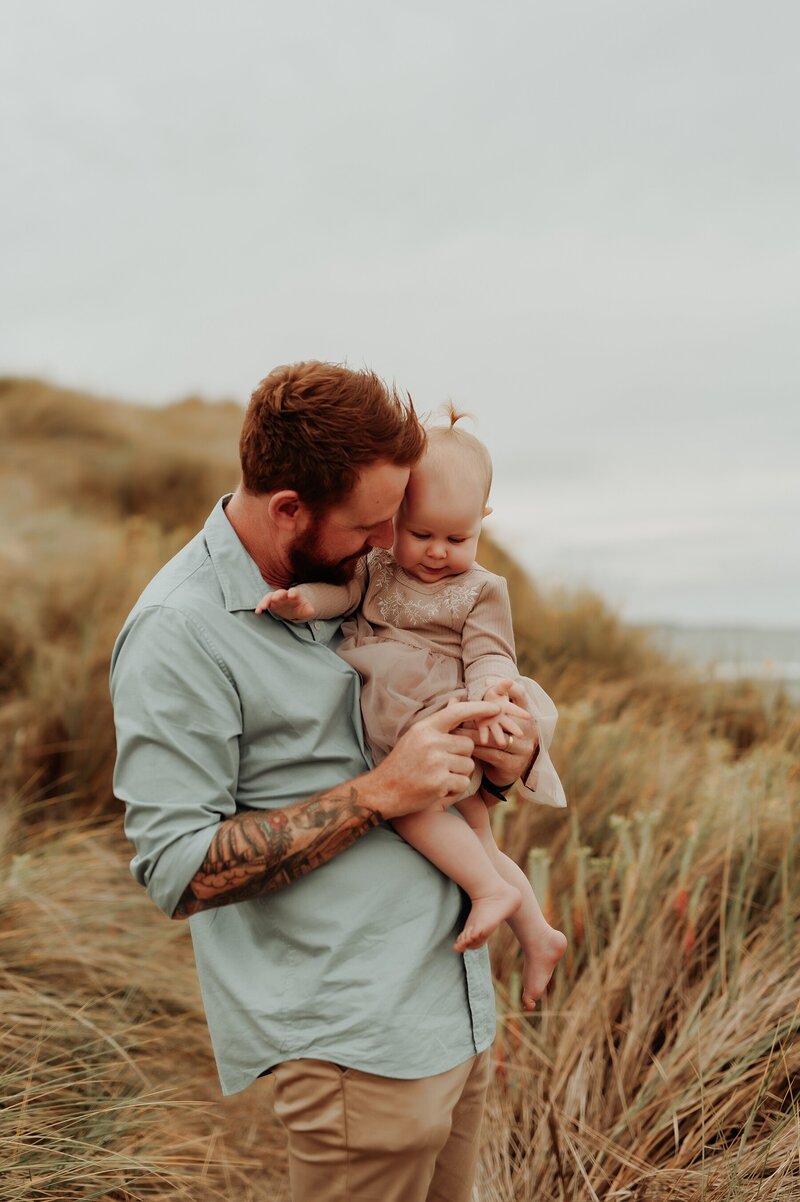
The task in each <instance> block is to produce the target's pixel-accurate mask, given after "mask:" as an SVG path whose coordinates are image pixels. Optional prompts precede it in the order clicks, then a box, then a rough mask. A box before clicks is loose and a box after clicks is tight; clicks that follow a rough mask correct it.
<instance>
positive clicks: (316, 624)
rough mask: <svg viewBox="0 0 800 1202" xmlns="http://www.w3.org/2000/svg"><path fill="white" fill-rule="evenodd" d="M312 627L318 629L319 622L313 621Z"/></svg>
mask: <svg viewBox="0 0 800 1202" xmlns="http://www.w3.org/2000/svg"><path fill="white" fill-rule="evenodd" d="M314 629H315V630H319V622H315V623H314Z"/></svg>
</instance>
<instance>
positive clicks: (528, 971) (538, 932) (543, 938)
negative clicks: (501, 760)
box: [458, 797, 567, 1010]
mask: <svg viewBox="0 0 800 1202" xmlns="http://www.w3.org/2000/svg"><path fill="white" fill-rule="evenodd" d="M458 809H459V811H460V812H461V813H462V814H463V815H464V817H465V818H466V820H467V822H468V823H469V825H470V826H471V827H472V829H473V831H474V832H475V834H476V835H477V836H478V839H479V840H480V842H481V844H482V846H483V847H484V848H485V850H486V854H487V856H489V858H490V859H491V860H492V862H493V863H494V865H495V867H496V868H497V871H498V872H499V873H500V875H501V876H502V877H503V879H504V880H505V881H507V882H508V883H509V884H510V885H513V886H514V887H515V888H516V889H518V890H519V893H520V896H521V897H522V904H521V906H520V907H519V909H518V910H517V911H516V913H514V914H512V915H511V916H510V918H509V919H508V925H509V926H510V927H511V930H512V931H513V932H514V935H515V937H516V939H517V942H518V943H519V945H520V947H521V948H522V955H523V957H524V968H523V973H522V1005H523V1007H524V1008H525V1009H526V1010H533V1008H534V1006H535V1005H536V999H537V998H540V997H541V996H542V994H543V993H544V991H545V989H546V988H547V984H548V982H549V980H550V978H551V976H552V975H553V969H554V968H555V966H556V964H557V963H558V961H559V960H560V959H561V957H562V956H563V955H564V952H565V951H566V950H567V940H566V936H565V935H564V934H562V932H561V931H557V930H556V929H555V927H551V926H550V924H549V922H548V921H547V919H546V918H545V916H544V914H543V913H542V908H541V906H540V905H539V902H538V901H537V899H536V894H535V893H534V892H533V889H532V888H531V883H530V881H529V880H528V878H527V877H526V875H525V873H524V872H523V871H522V869H521V868H520V866H519V864H516V863H515V862H514V861H513V860H512V859H511V857H510V856H507V855H505V853H504V852H502V851H500V848H499V847H498V846H497V844H496V843H495V841H494V836H493V835H492V828H491V824H490V822H489V812H488V810H487V808H486V805H485V803H484V802H483V801H482V800H481V799H480V797H467V798H465V800H464V801H460V802H458Z"/></svg>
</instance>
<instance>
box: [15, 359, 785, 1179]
mask: <svg viewBox="0 0 800 1202" xmlns="http://www.w3.org/2000/svg"><path fill="white" fill-rule="evenodd" d="M239 421H240V411H239V410H238V409H237V408H236V407H235V406H232V405H220V406H211V405H205V404H204V403H203V402H200V401H189V402H186V403H184V404H182V405H177V406H173V407H169V408H167V409H165V410H147V409H139V408H137V407H135V406H125V405H118V404H116V403H114V402H112V401H102V402H100V401H96V400H93V399H92V398H88V397H83V396H81V395H80V394H75V393H68V392H64V391H62V390H59V389H56V388H53V387H51V386H48V385H45V384H42V383H40V382H37V381H14V380H7V381H3V382H0V435H1V437H0V447H1V448H2V449H0V490H2V496H3V502H4V512H6V513H7V515H8V518H7V521H6V523H5V525H4V528H3V530H2V531H1V532H0V568H2V571H3V578H4V581H6V582H7V583H6V586H5V588H4V590H3V594H2V596H0V749H1V750H2V755H1V756H0V1030H1V1031H2V1037H1V1038H0V1099H1V1100H2V1105H0V1180H2V1189H1V1190H0V1193H1V1194H2V1197H3V1198H4V1199H5V1198H8V1199H9V1202H17V1200H20V1202H22V1199H26V1200H31V1202H72V1200H73V1199H75V1200H76V1202H77V1200H78V1199H80V1200H81V1202H83V1200H85V1199H94V1198H97V1199H115V1200H116V1199H119V1200H122V1202H128V1200H134V1199H162V1198H163V1199H167V1198H170V1199H193V1200H194V1202H205V1200H206V1199H208V1200H209V1202H213V1200H215V1199H222V1198H233V1197H235V1198H237V1199H242V1200H243V1202H249V1200H252V1202H261V1200H267V1199H269V1200H270V1202H282V1200H283V1199H286V1198H288V1193H287V1186H286V1180H285V1160H284V1153H283V1140H282V1136H281V1133H280V1131H279V1129H278V1127H277V1125H276V1123H275V1121H274V1120H273V1118H272V1115H271V1105H270V1099H271V1085H270V1083H269V1081H268V1080H265V1081H260V1082H258V1083H257V1084H256V1085H255V1086H254V1087H253V1088H252V1089H251V1090H248V1091H246V1093H245V1094H242V1095H237V1096H235V1097H233V1098H228V1099H221V1098H220V1097H219V1093H218V1086H217V1083H216V1077H215V1072H214V1068H213V1061H212V1057H211V1050H210V1045H209V1041H208V1035H207V1031H206V1028H205V1022H204V1018H203V1012H202V1005H201V1001H200V997H199V992H198V989H197V983H196V978H195V972H194V967H193V962H192V955H191V945H190V939H189V935H188V929H187V927H186V926H185V924H180V923H170V922H168V921H167V920H165V919H164V918H163V917H162V916H161V915H160V914H159V913H158V912H157V911H156V910H155V908H154V907H153V906H152V904H151V903H150V902H149V901H148V900H147V898H146V897H145V895H144V893H143V891H142V890H140V889H139V888H138V887H137V886H136V885H135V884H134V883H133V881H132V880H131V878H130V876H129V874H128V870H127V859H128V858H129V855H130V849H129V847H128V846H127V844H126V843H125V840H124V836H123V833H122V829H121V813H120V808H119V806H118V805H117V803H116V802H115V801H114V799H113V796H112V791H111V770H112V765H113V756H114V739H113V727H112V723H111V713H110V704H109V701H108V692H107V670H108V657H109V653H110V648H111V645H112V643H113V639H114V636H115V635H116V632H117V630H118V629H119V627H120V625H121V623H122V620H123V618H124V616H125V614H126V612H127V610H128V609H129V607H130V605H131V604H132V603H133V601H134V600H135V598H136V596H137V595H138V592H139V591H140V589H141V588H142V587H143V585H144V584H145V583H146V581H147V580H148V579H149V578H150V576H151V575H152V574H153V573H154V572H155V571H156V570H157V568H158V567H159V566H160V564H161V563H163V562H164V561H165V560H166V559H167V558H168V557H169V556H170V555H171V554H172V553H173V552H174V551H175V550H176V549H177V548H178V547H179V546H180V545H181V544H182V543H183V542H184V541H185V540H186V539H187V538H188V537H190V536H191V534H193V533H194V530H195V529H196V528H197V527H198V526H199V525H200V524H201V522H202V520H203V518H204V516H205V514H206V512H207V511H208V509H210V507H211V505H212V504H213V502H214V501H215V500H216V498H217V496H218V495H219V494H220V493H221V492H223V491H226V490H227V489H229V488H231V487H233V486H234V485H235V483H236V479H237V473H236V443H237V437H238V425H239ZM481 560H482V562H484V563H486V566H488V567H492V568H494V569H495V570H500V571H503V572H504V573H505V574H506V575H507V576H508V579H509V584H510V591H511V596H512V604H513V607H514V613H515V627H516V631H517V639H518V651H519V658H520V666H521V668H522V669H523V671H525V672H527V673H529V674H530V675H533V676H535V677H536V679H538V680H539V681H540V683H541V684H542V685H543V687H545V688H546V689H547V690H548V692H550V693H551V695H552V696H553V697H554V698H555V700H556V702H557V703H558V705H559V710H560V714H561V717H560V721H559V728H558V732H557V736H556V742H555V745H554V750H553V754H554V758H555V760H556V763H557V765H558V767H559V769H560V771H561V774H562V779H563V781H564V785H565V788H566V791H567V795H568V798H569V801H570V808H569V810H568V811H566V812H556V811H549V810H545V809H542V808H538V807H537V808H533V807H526V806H523V805H522V804H520V803H518V802H517V801H516V800H514V799H513V798H512V800H511V801H510V802H509V803H507V804H506V805H503V806H498V807H496V808H495V810H494V811H493V823H494V826H495V831H496V835H497V838H498V840H499V841H501V842H502V845H503V846H504V848H505V850H506V851H508V852H509V854H511V855H513V856H514V858H515V859H516V860H517V861H518V862H519V863H520V864H522V865H523V866H524V867H525V868H526V869H527V871H528V873H529V875H530V878H531V881H532V882H533V884H534V887H535V888H536V891H537V893H538V895H539V897H540V900H541V901H542V904H543V906H544V907H545V910H546V912H547V913H548V915H549V916H550V917H551V920H552V921H553V922H555V923H556V924H557V925H560V926H561V927H562V929H564V930H565V932H566V933H567V935H568V937H569V943H570V947H569V951H568V953H567V956H566V958H565V960H564V962H563V963H562V965H561V966H560V967H559V969H558V970H557V973H556V976H555V979H554V981H553V983H552V985H551V988H550V990H549V991H548V993H547V995H546V997H545V998H544V999H543V1001H542V1002H541V1003H540V1006H539V1008H538V1010H537V1012H536V1013H535V1014H534V1015H533V1016H525V1015H523V1014H522V1013H521V1012H520V1009H519V1004H518V995H519V969H520V965H519V961H518V958H517V952H516V949H515V947H514V944H513V941H512V940H511V938H510V936H509V935H508V933H507V932H505V931H501V932H499V933H498V935H497V936H496V937H495V940H494V942H493V946H492V955H493V959H494V963H495V968H496V978H497V993H498V1011H499V1015H500V1024H499V1036H498V1040H497V1043H496V1046H495V1062H496V1067H495V1075H494V1080H493V1084H492V1088H491V1094H490V1099H489V1108H488V1113H487V1121H486V1124H485V1130H484V1148H483V1154H482V1159H481V1165H480V1173H479V1181H478V1193H477V1197H478V1198H479V1199H480V1202H528V1200H534V1199H536V1200H538V1199H542V1200H546V1202H549V1200H551V1199H552V1200H553V1202H555V1200H559V1202H560V1200H567V1199H570V1200H571V1199H575V1200H581V1202H582V1200H584V1199H595V1198H596V1199H609V1200H611V1199H619V1200H623V1199H626V1200H627V1199H637V1200H642V1202H643V1200H651V1199H652V1200H654V1202H655V1200H659V1202H660V1200H662V1199H663V1200H665V1202H666V1200H667V1199H674V1200H676V1202H690V1200H691V1202H694V1200H696V1199H702V1200H704V1202H737V1200H746V1202H756V1200H758V1202H766V1200H768V1199H780V1200H782V1202H783V1200H786V1202H790V1200H791V1199H795V1198H796V1199H800V1108H799V1107H798V1093H799V1092H800V1010H799V1009H798V1007H799V1005H800V945H799V944H798V917H799V916H800V915H799V914H798V910H799V909H800V901H799V899H798V895H799V893H800V886H799V885H798V879H797V875H798V874H797V864H798V858H799V857H800V848H799V847H798V840H799V839H800V833H799V831H798V827H799V824H798V817H800V713H799V712H798V710H797V708H796V707H795V706H793V704H792V703H791V701H790V699H789V698H788V697H786V696H785V695H784V694H783V693H781V692H780V690H774V689H773V690H770V691H769V692H764V691H762V690H760V689H758V688H757V687H755V686H753V685H751V684H748V683H745V682H739V683H727V682H722V681H713V682H708V681H703V680H700V679H697V678H694V677H692V676H691V675H689V674H688V673H687V671H686V670H685V669H681V668H677V667H675V666H673V665H671V664H670V663H668V662H667V661H665V660H664V659H663V657H662V656H660V655H659V654H658V653H657V652H656V651H655V650H654V649H653V648H652V647H650V646H649V645H648V644H647V642H646V640H645V639H644V637H643V636H642V635H641V634H638V633H634V632H631V631H629V630H627V629H625V628H624V627H623V626H622V624H621V623H620V622H619V621H618V620H617V618H616V617H615V615H614V614H613V613H612V612H610V611H609V610H608V608H607V607H606V606H605V605H603V603H602V602H601V601H600V600H599V599H598V598H597V597H594V596H592V595H590V594H562V595H552V594H547V595H546V594H543V593H542V592H541V591H540V590H538V589H537V588H536V587H535V585H534V584H533V583H532V582H531V581H529V580H528V579H527V578H526V577H525V575H524V574H523V573H522V572H521V570H520V569H519V567H518V566H517V565H516V564H515V563H514V562H513V559H511V558H510V557H509V556H508V555H507V554H506V553H505V552H503V551H501V550H500V549H498V548H496V547H494V546H492V545H491V544H490V543H485V544H484V545H483V546H482V549H481Z"/></svg>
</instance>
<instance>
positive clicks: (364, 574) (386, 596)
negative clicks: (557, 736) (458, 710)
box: [303, 549, 567, 808]
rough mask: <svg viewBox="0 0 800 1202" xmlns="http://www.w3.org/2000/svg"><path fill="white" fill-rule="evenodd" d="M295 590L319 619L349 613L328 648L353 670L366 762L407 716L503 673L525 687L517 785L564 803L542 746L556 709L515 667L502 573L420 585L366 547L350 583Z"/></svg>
mask: <svg viewBox="0 0 800 1202" xmlns="http://www.w3.org/2000/svg"><path fill="white" fill-rule="evenodd" d="M303 592H304V593H305V594H306V595H307V596H308V597H309V599H310V601H311V603H312V605H313V606H314V608H315V611H316V613H317V616H318V617H320V618H331V617H336V616H338V615H339V614H350V616H349V617H348V618H347V620H346V621H345V623H344V625H343V627H342V633H343V636H344V637H343V641H342V643H341V644H340V645H339V647H338V648H337V652H338V654H339V655H341V656H342V657H343V658H344V659H345V660H347V662H348V663H349V664H352V665H353V667H354V668H356V669H357V671H358V672H359V674H360V676H361V681H362V688H361V712H362V716H363V720H364V730H365V733H366V736H367V741H368V743H369V745H370V750H371V751H372V755H373V758H374V760H375V762H376V763H379V762H380V760H382V759H383V757H384V756H385V755H387V754H388V753H389V752H390V751H391V750H392V748H393V747H394V746H395V744H396V743H397V740H398V739H399V738H400V736H401V735H402V734H403V733H404V732H405V731H406V730H407V729H408V727H409V726H410V725H411V724H412V723H413V722H416V721H418V720H419V719H420V718H422V717H425V716H426V715H427V714H432V713H435V712H436V711H437V710H439V709H441V708H442V707H443V706H444V705H446V704H447V702H448V701H449V699H450V698H451V697H454V698H456V699H457V700H464V699H469V700H471V701H474V700H479V699H480V698H482V697H483V694H484V693H485V691H486V689H487V688H488V687H489V685H490V684H491V683H492V682H493V681H496V680H498V679H501V678H502V679H506V678H509V677H511V678H512V679H515V680H519V681H520V682H521V684H522V686H523V688H524V690H525V695H526V698H527V708H528V709H529V710H530V712H531V714H532V715H533V718H534V720H535V723H536V726H537V730H538V735H539V753H538V755H537V757H536V760H535V762H534V767H533V769H532V771H531V773H530V774H529V776H528V777H527V778H526V780H525V781H524V782H522V785H523V789H524V792H525V793H526V794H527V795H528V796H529V797H530V799H531V800H533V801H538V802H541V803H542V804H544V805H549V806H556V807H559V808H561V807H563V806H565V805H566V804H567V803H566V798H565V796H564V789H563V787H562V785H561V781H560V780H559V778H558V774H557V773H556V770H555V768H554V767H553V763H552V760H551V759H550V754H549V748H550V742H551V740H552V737H553V731H554V730H555V725H556V719H557V717H558V714H557V711H556V707H555V705H554V704H553V702H552V701H551V699H550V697H548V695H547V693H545V691H544V689H542V688H541V687H540V686H539V685H538V684H536V682H535V681H533V680H529V679H528V678H527V677H524V676H520V674H519V671H518V669H517V664H516V658H515V655H514V631H513V627H512V622H511V606H510V604H509V599H508V587H507V585H506V582H505V580H504V579H503V577H502V576H495V575H494V574H493V573H492V572H487V571H486V570H485V568H481V567H479V566H478V565H477V564H476V565H474V566H473V567H472V568H470V570H469V571H467V572H463V573H461V574H460V575H458V576H450V577H448V578H446V579H444V580H440V581H436V582H435V583H432V584H426V583H422V582H421V581H419V580H417V579H416V578H415V577H414V576H411V575H409V573H408V572H406V571H404V570H403V568H401V567H400V566H399V564H398V563H397V562H396V561H395V560H394V558H393V557H392V555H391V553H390V552H389V551H385V550H380V549H376V550H374V551H372V552H371V553H370V555H369V556H368V557H367V559H366V560H365V561H362V562H361V564H360V565H359V571H358V573H357V575H356V577H355V579H354V580H353V581H352V583H351V584H350V585H348V586H343V587H341V588H340V587H337V586H334V585H326V584H313V585H303ZM356 606H358V609H355V612H352V611H353V610H354V608H355V607H356ZM477 779H478V780H479V779H480V773H478V774H477ZM471 783H472V788H473V791H474V788H475V787H476V783H477V782H471Z"/></svg>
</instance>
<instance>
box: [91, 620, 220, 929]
mask: <svg viewBox="0 0 800 1202" xmlns="http://www.w3.org/2000/svg"><path fill="white" fill-rule="evenodd" d="M111 693H112V698H113V702H114V717H115V723H116V728H117V765H116V770H115V773H114V792H115V794H116V796H117V797H118V798H119V799H120V800H121V801H123V802H124V803H125V805H126V819H125V833H126V835H127V837H128V838H129V839H130V840H131V842H132V843H133V845H134V847H135V849H136V855H135V856H134V858H133V860H132V861H131V872H132V874H133V876H134V877H135V879H136V880H137V881H138V882H139V883H140V884H142V885H144V886H145V887H146V889H147V892H148V894H149V895H150V897H151V898H152V900H153V901H154V902H155V903H156V905H157V906H159V908H160V909H161V910H163V911H164V913H165V914H167V915H170V916H171V915H172V914H173V912H174V910H175V907H176V906H177V904H178V902H179V901H180V899H181V897H182V896H183V893H184V891H185V889H186V886H187V885H188V883H189V881H190V880H191V879H192V877H193V876H194V875H195V873H196V872H197V870H198V868H199V867H200V865H201V864H202V862H203V859H204V858H205V855H206V853H207V851H208V848H209V845H210V843H211V839H212V837H213V834H214V831H215V830H216V828H217V826H218V824H219V823H220V821H222V819H224V818H227V817H230V815H232V814H233V813H235V811H236V782H237V778H238V773H239V739H240V736H241V733H242V707H241V703H240V699H239V695H238V693H237V690H236V688H235V686H234V684H233V681H232V680H231V678H230V676H229V674H228V671H227V669H226V667H225V665H224V663H223V661H222V659H221V657H220V656H219V654H218V652H217V651H216V650H215V647H214V644H213V641H212V639H211V637H210V635H209V633H208V632H207V631H206V630H205V628H204V627H203V626H202V625H201V624H200V623H199V622H197V621H195V620H194V619H193V618H192V617H191V616H190V615H187V614H186V613H184V612H181V611H179V610H177V609H172V608H169V607H166V606H160V605H159V606H152V607H149V608H145V609H142V610H141V611H140V612H139V613H138V614H136V615H135V617H133V618H132V620H131V621H130V623H129V624H128V625H127V626H126V627H125V629H124V630H123V631H122V633H121V635H120V637H119V639H118V640H117V645H116V647H115V649H114V656H113V659H112V668H111Z"/></svg>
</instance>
